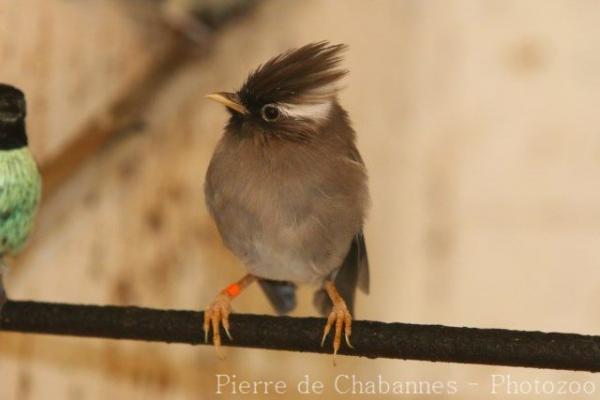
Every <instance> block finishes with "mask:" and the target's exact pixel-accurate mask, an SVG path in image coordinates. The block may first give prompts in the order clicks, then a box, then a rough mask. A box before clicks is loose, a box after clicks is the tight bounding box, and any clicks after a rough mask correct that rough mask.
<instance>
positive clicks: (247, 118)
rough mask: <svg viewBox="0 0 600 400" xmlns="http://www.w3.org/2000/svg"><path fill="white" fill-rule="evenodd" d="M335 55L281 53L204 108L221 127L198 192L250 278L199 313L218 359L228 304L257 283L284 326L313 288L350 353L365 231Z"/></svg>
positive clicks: (360, 183)
mask: <svg viewBox="0 0 600 400" xmlns="http://www.w3.org/2000/svg"><path fill="white" fill-rule="evenodd" d="M345 49H346V46H345V45H343V44H338V45H331V44H329V43H328V42H326V41H322V42H318V43H312V44H308V45H306V46H303V47H300V48H298V49H292V50H288V51H286V52H284V53H282V54H280V55H278V56H276V57H274V58H272V59H270V60H269V61H267V62H266V63H265V64H263V65H261V66H259V67H258V68H257V69H256V70H255V71H254V72H252V73H250V75H249V76H248V78H247V80H246V82H245V83H244V84H243V85H242V87H241V89H240V90H239V91H237V92H233V93H229V92H219V93H214V94H210V95H208V96H207V97H208V98H210V99H212V100H215V101H217V102H219V103H221V104H223V105H225V106H226V107H227V110H228V111H229V113H230V117H229V122H228V123H227V125H226V127H225V132H224V134H223V137H222V138H221V140H220V141H219V143H218V145H217V148H216V149H215V152H214V154H213V157H212V159H211V162H210V165H209V167H208V171H207V173H206V181H205V186H204V189H205V197H206V204H207V206H208V209H209V210H210V213H211V215H212V217H213V218H214V220H215V222H216V225H217V227H218V229H219V232H220V234H221V236H222V238H223V241H224V243H225V245H226V246H227V247H228V248H229V249H230V250H231V251H232V252H233V253H234V254H235V255H236V256H237V257H238V258H239V259H240V260H241V261H242V262H243V263H244V264H245V266H246V268H247V270H248V274H247V275H245V276H244V277H243V278H242V279H241V280H239V281H238V282H235V283H233V284H231V285H229V286H228V287H226V288H225V289H224V290H222V291H221V292H220V293H219V294H218V296H217V297H216V299H215V300H214V302H212V303H211V304H210V305H209V306H208V307H207V309H206V311H205V313H204V326H203V328H204V333H205V340H208V333H209V330H210V328H211V326H212V329H213V342H214V345H215V347H216V349H217V352H218V354H220V346H221V338H220V334H219V325H220V324H222V325H223V328H224V329H225V332H226V333H227V335H228V336H229V338H230V339H231V335H230V332H229V331H230V327H229V319H228V318H229V314H230V313H231V300H232V299H233V298H234V297H236V296H237V295H238V294H239V293H240V292H241V291H242V290H243V289H244V288H245V287H246V286H248V285H249V284H250V283H252V282H254V281H255V280H257V281H258V283H259V284H260V286H261V287H262V289H263V290H264V292H265V294H266V295H267V297H268V299H269V301H270V302H271V304H272V305H273V307H274V308H275V310H276V311H277V312H278V313H280V314H285V313H287V312H289V311H291V310H293V309H294V308H295V306H296V297H295V289H296V284H313V285H318V290H317V291H316V293H315V297H314V304H315V306H316V307H317V309H318V310H319V311H320V312H321V313H322V314H323V315H327V314H328V319H327V323H326V325H325V329H324V333H323V340H322V342H321V345H323V343H324V341H325V338H326V337H327V335H328V334H329V332H330V330H331V328H332V327H335V334H334V340H333V352H334V357H335V354H337V352H338V349H339V347H340V344H341V334H342V331H343V332H344V333H345V338H346V343H347V344H348V346H350V347H351V345H350V340H349V336H350V334H351V323H352V317H351V314H352V313H353V306H354V295H355V291H356V287H357V286H358V287H359V288H360V289H361V290H362V291H363V292H365V293H367V292H368V290H369V270H368V260H367V252H366V248H365V241H364V236H363V223H364V220H365V213H366V209H367V206H368V203H369V194H368V189H367V172H366V169H365V166H364V163H363V160H362V158H361V156H360V154H359V152H358V150H357V148H356V144H355V133H354V130H353V129H352V127H351V125H350V120H349V118H348V113H347V112H346V111H345V110H344V109H343V108H342V107H341V106H340V104H339V102H338V98H337V93H338V88H337V87H336V83H337V82H338V81H339V79H340V78H342V77H343V76H344V75H346V73H347V71H346V70H343V69H340V68H339V64H340V62H341V61H342V58H341V52H342V51H344V50H345Z"/></svg>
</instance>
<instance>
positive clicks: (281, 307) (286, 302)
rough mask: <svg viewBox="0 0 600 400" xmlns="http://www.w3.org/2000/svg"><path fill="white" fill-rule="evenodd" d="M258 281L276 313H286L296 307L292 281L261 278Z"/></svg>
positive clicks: (294, 287) (294, 288)
mask: <svg viewBox="0 0 600 400" xmlns="http://www.w3.org/2000/svg"><path fill="white" fill-rule="evenodd" d="M258 283H259V284H260V287H261V288H262V290H263V292H265V294H266V295H267V298H268V299H269V302H270V303H271V305H272V306H273V308H274V309H275V311H276V312H277V314H280V315H282V314H287V313H289V312H290V311H292V310H293V309H294V308H296V285H294V284H293V283H291V282H283V281H273V280H270V279H262V278H261V279H259V280H258Z"/></svg>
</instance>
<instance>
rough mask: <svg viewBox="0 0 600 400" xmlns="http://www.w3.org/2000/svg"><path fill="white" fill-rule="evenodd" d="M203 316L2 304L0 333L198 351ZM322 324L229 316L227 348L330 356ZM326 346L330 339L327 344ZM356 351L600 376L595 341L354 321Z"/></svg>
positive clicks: (564, 335) (572, 336) (134, 309)
mask: <svg viewBox="0 0 600 400" xmlns="http://www.w3.org/2000/svg"><path fill="white" fill-rule="evenodd" d="M202 320H203V313H202V312H195V311H176V310H155V309H148V308H139V307H117V306H95V305H74V304H58V303H41V302H33V301H8V302H7V303H6V304H5V306H4V308H3V309H2V315H1V317H0V330H4V331H13V332H23V333H44V334H53V335H70V336H84V337H98V338H108V339H130V340H146V341H154V342H167V343H188V344H204V341H203V336H204V335H203V332H202ZM324 322H325V321H324V320H323V319H321V318H292V317H274V316H266V315H243V314H233V315H232V316H231V333H232V335H233V337H234V341H233V342H232V341H229V340H228V339H227V337H226V335H222V337H223V344H224V345H226V346H227V345H228V346H239V347H252V348H262V349H272V350H288V351H300V352H305V351H306V352H313V353H329V352H330V351H331V344H329V345H327V344H326V345H325V346H324V347H321V346H320V340H321V337H320V336H321V334H322V329H323V325H324ZM329 340H331V339H329ZM352 342H353V345H354V349H349V348H347V347H344V346H342V349H341V351H340V354H345V355H349V356H362V357H369V358H377V357H385V358H398V359H411V360H426V361H445V362H456V363H472V364H491V365H506V366H518V367H531V368H550V369H564V370H579V371H591V372H598V371H600V336H586V335H578V334H567V333H544V332H527V331H512V330H506V329H476V328H457V327H447V326H441V325H415V324H402V323H383V322H376V321H354V322H353V324H352Z"/></svg>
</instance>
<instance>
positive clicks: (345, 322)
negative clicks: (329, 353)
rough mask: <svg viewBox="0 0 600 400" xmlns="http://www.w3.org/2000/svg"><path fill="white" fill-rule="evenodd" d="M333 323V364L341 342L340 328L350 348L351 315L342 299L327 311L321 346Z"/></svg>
mask: <svg viewBox="0 0 600 400" xmlns="http://www.w3.org/2000/svg"><path fill="white" fill-rule="evenodd" d="M334 323H335V332H334V335H333V364H334V365H335V356H336V355H337V353H338V350H339V349H340V345H341V343H342V328H343V330H344V338H345V339H346V344H347V345H348V347H350V348H351V349H352V348H353V347H352V344H351V343H350V335H351V334H352V315H350V311H348V307H346V303H345V302H344V301H343V300H340V301H338V302H336V303H334V305H333V308H332V310H331V312H330V313H329V317H327V324H325V329H324V330H323V338H322V339H321V346H323V345H324V344H325V338H327V335H328V334H329V332H330V331H331V327H332V326H333V325H334Z"/></svg>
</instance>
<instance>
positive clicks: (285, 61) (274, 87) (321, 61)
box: [238, 41, 348, 104]
mask: <svg viewBox="0 0 600 400" xmlns="http://www.w3.org/2000/svg"><path fill="white" fill-rule="evenodd" d="M346 48H347V46H346V45H345V44H335V45H332V44H330V43H329V42H328V41H321V42H316V43H311V44H308V45H305V46H302V47H300V48H297V49H291V50H288V51H286V52H284V53H281V54H279V55H278V56H275V57H273V58H271V59H270V60H269V61H267V62H266V63H264V64H262V65H261V66H259V67H258V68H257V69H256V70H254V71H253V72H251V73H250V75H249V76H248V79H247V80H246V82H245V83H244V85H243V86H242V88H241V89H240V91H239V92H238V94H239V96H240V98H241V100H242V101H243V102H244V103H246V104H252V103H263V104H264V103H271V102H285V103H296V102H303V103H306V102H309V103H310V102H319V101H322V99H323V98H326V97H330V96H332V95H334V94H335V93H336V88H335V85H334V84H335V82H336V81H338V80H339V79H340V78H342V77H343V76H344V75H346V73H347V72H348V71H346V70H344V69H341V68H339V64H340V62H341V61H342V56H341V53H342V52H343V51H344V50H346Z"/></svg>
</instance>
